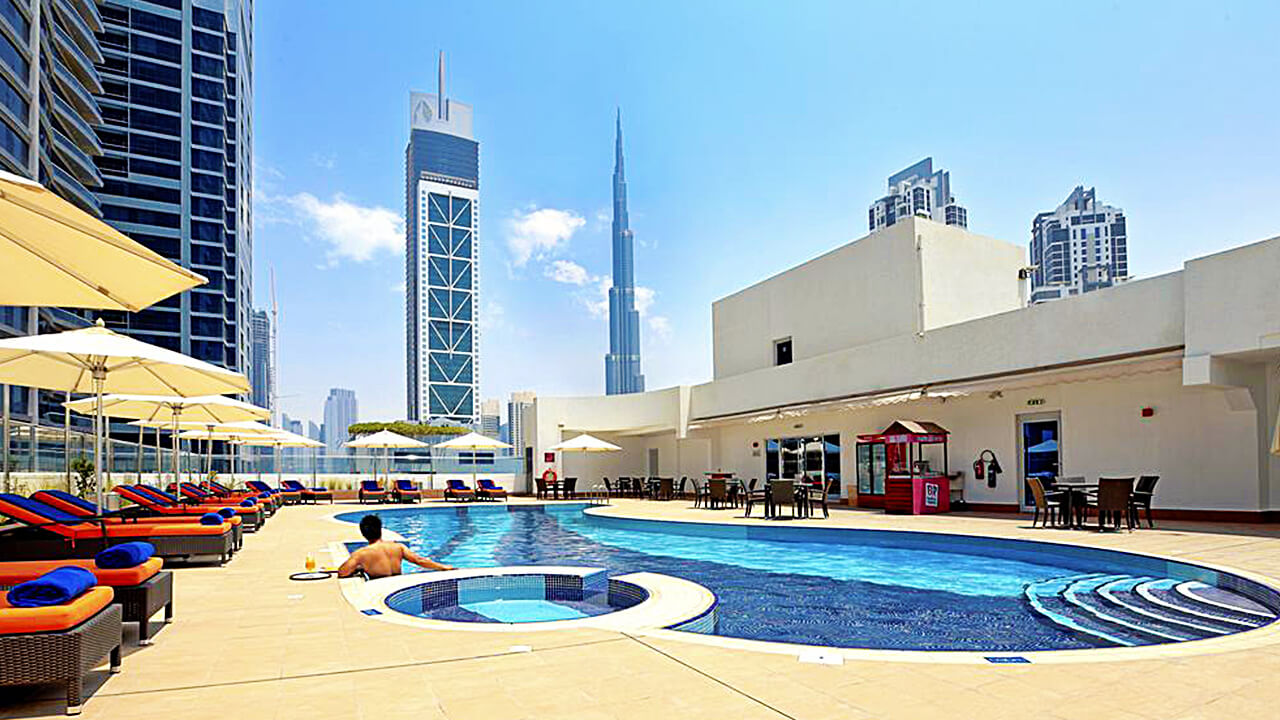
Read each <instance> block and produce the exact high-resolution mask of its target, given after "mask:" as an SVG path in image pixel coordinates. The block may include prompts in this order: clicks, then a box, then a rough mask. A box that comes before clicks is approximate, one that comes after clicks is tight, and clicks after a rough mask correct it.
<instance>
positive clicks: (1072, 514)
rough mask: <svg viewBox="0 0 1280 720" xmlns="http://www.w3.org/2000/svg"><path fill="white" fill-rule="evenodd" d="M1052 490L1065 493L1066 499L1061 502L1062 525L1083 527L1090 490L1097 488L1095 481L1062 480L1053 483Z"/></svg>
mask: <svg viewBox="0 0 1280 720" xmlns="http://www.w3.org/2000/svg"><path fill="white" fill-rule="evenodd" d="M1051 489H1052V490H1060V491H1063V492H1065V493H1066V501H1065V502H1064V503H1063V509H1064V511H1065V512H1064V513H1063V514H1064V515H1065V519H1064V520H1063V525H1064V526H1065V527H1074V528H1076V529H1083V528H1084V516H1085V509H1086V508H1087V507H1088V503H1089V498H1088V492H1089V491H1090V490H1097V489H1098V483H1097V482H1085V481H1075V480H1072V481H1062V480H1059V481H1058V482H1056V483H1054V484H1053V487H1052V488H1051Z"/></svg>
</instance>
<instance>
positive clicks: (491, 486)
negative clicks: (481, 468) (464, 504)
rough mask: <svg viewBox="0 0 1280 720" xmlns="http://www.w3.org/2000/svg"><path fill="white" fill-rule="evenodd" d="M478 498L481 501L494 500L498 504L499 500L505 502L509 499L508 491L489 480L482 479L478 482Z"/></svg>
mask: <svg viewBox="0 0 1280 720" xmlns="http://www.w3.org/2000/svg"><path fill="white" fill-rule="evenodd" d="M476 498H478V499H480V500H492V501H494V502H496V501H497V500H498V498H502V500H503V501H506V499H507V491H506V490H503V489H502V488H501V487H499V486H498V485H496V484H495V483H494V482H493V480H490V479H489V478H481V479H479V480H477V481H476Z"/></svg>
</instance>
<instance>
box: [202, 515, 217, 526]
mask: <svg viewBox="0 0 1280 720" xmlns="http://www.w3.org/2000/svg"><path fill="white" fill-rule="evenodd" d="M200 524H201V525H221V524H222V516H221V515H219V514H218V513H205V514H203V515H201V516H200Z"/></svg>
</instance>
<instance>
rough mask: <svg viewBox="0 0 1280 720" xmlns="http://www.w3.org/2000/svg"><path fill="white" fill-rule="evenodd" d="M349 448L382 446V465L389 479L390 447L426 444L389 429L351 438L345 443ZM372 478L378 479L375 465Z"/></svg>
mask: <svg viewBox="0 0 1280 720" xmlns="http://www.w3.org/2000/svg"><path fill="white" fill-rule="evenodd" d="M347 447H349V448H382V451H383V452H382V454H383V460H384V465H385V467H386V471H387V479H388V481H390V479H391V457H390V454H391V450H390V448H416V447H427V444H426V443H424V442H422V441H421V440H414V439H413V438H411V437H406V436H404V435H401V434H400V433H395V432H391V431H390V430H379V431H378V432H376V433H374V434H372V435H366V436H364V437H362V438H359V439H356V440H352V441H350V442H348V443H347ZM373 479H374V480H375V481H376V480H377V479H378V468H377V466H376V465H375V466H374V469H373Z"/></svg>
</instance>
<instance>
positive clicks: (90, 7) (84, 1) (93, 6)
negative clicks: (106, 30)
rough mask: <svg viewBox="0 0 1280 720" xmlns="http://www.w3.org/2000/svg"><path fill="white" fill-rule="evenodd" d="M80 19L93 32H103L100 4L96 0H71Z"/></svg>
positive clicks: (70, 3) (70, 2) (71, 4)
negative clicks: (99, 10)
mask: <svg viewBox="0 0 1280 720" xmlns="http://www.w3.org/2000/svg"><path fill="white" fill-rule="evenodd" d="M69 5H70V6H71V7H73V8H75V11H76V13H77V14H78V15H79V16H80V19H81V20H83V21H84V23H85V24H86V25H88V26H89V29H90V30H91V31H92V32H95V33H97V32H102V15H101V14H100V13H99V12H98V4H97V3H96V2H94V0H69Z"/></svg>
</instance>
